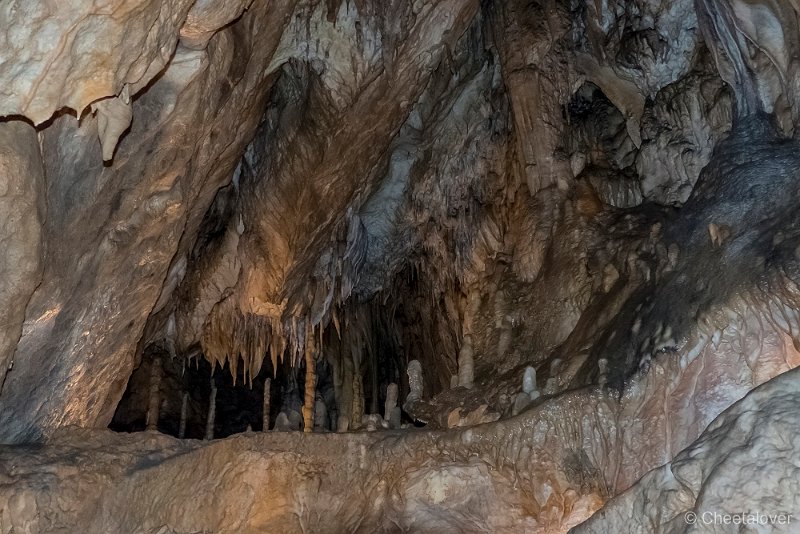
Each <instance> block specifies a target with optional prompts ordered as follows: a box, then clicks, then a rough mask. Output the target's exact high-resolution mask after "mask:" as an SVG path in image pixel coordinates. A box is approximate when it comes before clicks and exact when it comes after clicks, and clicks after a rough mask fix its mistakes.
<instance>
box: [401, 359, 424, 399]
mask: <svg viewBox="0 0 800 534" xmlns="http://www.w3.org/2000/svg"><path fill="white" fill-rule="evenodd" d="M406 372H407V373H408V387H409V389H410V391H409V392H408V397H406V402H405V404H404V406H405V407H406V409H408V406H410V405H412V404H414V403H415V402H417V401H418V400H420V399H421V398H422V384H423V382H422V364H421V363H419V360H411V361H410V362H408V368H407V369H406Z"/></svg>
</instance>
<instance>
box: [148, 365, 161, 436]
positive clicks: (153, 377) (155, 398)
mask: <svg viewBox="0 0 800 534" xmlns="http://www.w3.org/2000/svg"><path fill="white" fill-rule="evenodd" d="M160 387H161V358H155V359H154V360H153V366H152V368H151V369H150V396H149V402H148V406H147V421H146V424H147V430H156V429H157V428H158V411H159V407H160V405H161V396H160V394H159V388H160Z"/></svg>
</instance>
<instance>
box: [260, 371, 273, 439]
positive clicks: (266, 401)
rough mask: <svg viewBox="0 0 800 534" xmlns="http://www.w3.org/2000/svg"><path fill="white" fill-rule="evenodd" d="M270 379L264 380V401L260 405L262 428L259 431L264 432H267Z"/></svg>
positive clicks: (270, 392)
mask: <svg viewBox="0 0 800 534" xmlns="http://www.w3.org/2000/svg"><path fill="white" fill-rule="evenodd" d="M271 390H272V379H271V378H267V379H266V380H264V399H263V403H262V412H261V421H262V426H261V430H262V431H264V432H268V431H269V401H270V395H271V394H272V391H271Z"/></svg>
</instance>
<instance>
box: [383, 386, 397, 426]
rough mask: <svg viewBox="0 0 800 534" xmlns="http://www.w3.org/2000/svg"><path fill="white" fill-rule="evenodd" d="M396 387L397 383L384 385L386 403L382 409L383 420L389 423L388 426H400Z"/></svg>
mask: <svg viewBox="0 0 800 534" xmlns="http://www.w3.org/2000/svg"><path fill="white" fill-rule="evenodd" d="M397 399H398V388H397V384H389V385H388V386H386V404H385V409H384V415H383V418H384V420H385V421H386V422H387V423H389V428H400V416H401V412H400V407H399V406H397Z"/></svg>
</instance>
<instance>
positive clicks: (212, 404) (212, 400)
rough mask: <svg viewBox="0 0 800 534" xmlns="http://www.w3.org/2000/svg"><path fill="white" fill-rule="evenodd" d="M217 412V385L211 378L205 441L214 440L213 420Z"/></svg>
mask: <svg viewBox="0 0 800 534" xmlns="http://www.w3.org/2000/svg"><path fill="white" fill-rule="evenodd" d="M216 412H217V384H216V383H215V382H214V377H213V376H212V377H211V396H210V397H209V399H208V417H207V419H206V436H205V439H207V440H211V439H214V418H215V417H216Z"/></svg>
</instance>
